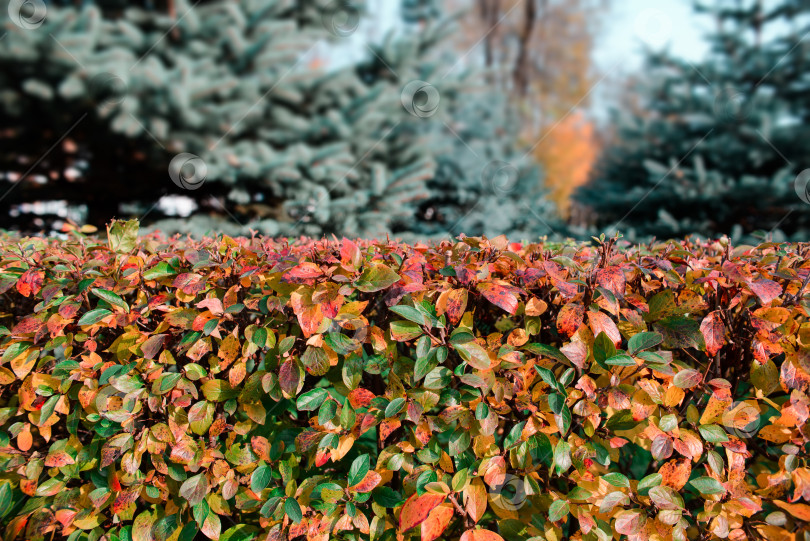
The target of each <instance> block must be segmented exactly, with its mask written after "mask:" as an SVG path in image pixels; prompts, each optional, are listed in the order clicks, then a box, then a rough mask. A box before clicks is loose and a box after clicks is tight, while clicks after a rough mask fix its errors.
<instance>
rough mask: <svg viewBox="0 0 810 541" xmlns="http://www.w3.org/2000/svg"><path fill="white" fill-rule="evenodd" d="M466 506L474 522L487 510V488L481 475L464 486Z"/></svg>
mask: <svg viewBox="0 0 810 541" xmlns="http://www.w3.org/2000/svg"><path fill="white" fill-rule="evenodd" d="M464 508H465V509H466V510H467V514H468V515H470V518H471V519H472V520H473V522H478V521H479V520H481V517H482V516H484V512H486V510H487V489H486V487H485V486H484V482H483V481H481V479H480V478H479V477H476V478H475V479H473V480H472V482H470V484H469V485H467V486H466V487H465V488H464Z"/></svg>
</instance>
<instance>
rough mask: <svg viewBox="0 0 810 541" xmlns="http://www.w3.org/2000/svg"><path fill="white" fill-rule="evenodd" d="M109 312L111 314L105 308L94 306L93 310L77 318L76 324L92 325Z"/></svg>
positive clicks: (109, 312)
mask: <svg viewBox="0 0 810 541" xmlns="http://www.w3.org/2000/svg"><path fill="white" fill-rule="evenodd" d="M110 314H112V312H111V311H109V310H107V309H106V308H96V309H95V310H90V311H89V312H86V313H85V314H84V315H83V316H82V317H81V318H79V321H78V323H77V325H94V324H96V323H98V322H99V321H101V320H102V319H104V318H105V317H107V316H109V315H110Z"/></svg>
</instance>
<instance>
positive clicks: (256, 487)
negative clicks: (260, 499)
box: [250, 464, 273, 494]
mask: <svg viewBox="0 0 810 541" xmlns="http://www.w3.org/2000/svg"><path fill="white" fill-rule="evenodd" d="M272 478H273V469H272V468H271V467H270V466H268V465H266V464H261V465H260V466H259V467H258V468H256V469H255V470H253V475H251V476H250V490H252V491H253V492H255V493H257V494H258V493H259V492H261V491H262V490H264V489H265V488H267V485H269V484H270V479H272Z"/></svg>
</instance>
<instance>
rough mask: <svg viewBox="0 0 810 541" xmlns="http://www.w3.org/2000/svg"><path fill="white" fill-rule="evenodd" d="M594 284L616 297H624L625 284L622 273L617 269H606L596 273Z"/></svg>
mask: <svg viewBox="0 0 810 541" xmlns="http://www.w3.org/2000/svg"><path fill="white" fill-rule="evenodd" d="M596 283H597V284H599V285H600V286H602V287H604V288H605V289H607V290H608V291H611V292H612V293H613V294H614V295H616V297H618V298H622V297H624V290H625V287H626V283H625V280H624V273H623V272H622V269H620V268H619V267H608V268H606V269H599V270H598V271H597V272H596Z"/></svg>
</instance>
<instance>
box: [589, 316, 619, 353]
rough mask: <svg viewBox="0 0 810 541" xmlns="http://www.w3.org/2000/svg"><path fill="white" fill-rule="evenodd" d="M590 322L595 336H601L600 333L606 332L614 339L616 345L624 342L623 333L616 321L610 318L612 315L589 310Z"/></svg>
mask: <svg viewBox="0 0 810 541" xmlns="http://www.w3.org/2000/svg"><path fill="white" fill-rule="evenodd" d="M588 323H589V324H590V326H591V330H592V331H593V335H594V336H599V333H601V332H604V333H605V334H606V335H608V338H610V339H611V340H612V341H613V344H614V345H615V346H616V347H619V346H620V345H621V343H622V335H621V333H620V332H619V328H618V327H617V326H616V323H614V322H613V320H612V319H610V316H609V315H607V314H603V313H602V312H591V311H588Z"/></svg>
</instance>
